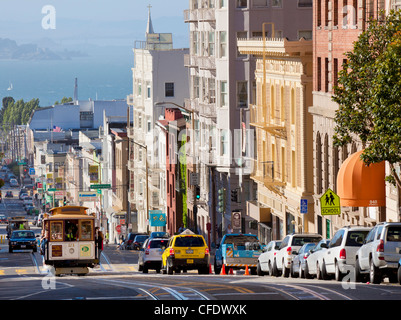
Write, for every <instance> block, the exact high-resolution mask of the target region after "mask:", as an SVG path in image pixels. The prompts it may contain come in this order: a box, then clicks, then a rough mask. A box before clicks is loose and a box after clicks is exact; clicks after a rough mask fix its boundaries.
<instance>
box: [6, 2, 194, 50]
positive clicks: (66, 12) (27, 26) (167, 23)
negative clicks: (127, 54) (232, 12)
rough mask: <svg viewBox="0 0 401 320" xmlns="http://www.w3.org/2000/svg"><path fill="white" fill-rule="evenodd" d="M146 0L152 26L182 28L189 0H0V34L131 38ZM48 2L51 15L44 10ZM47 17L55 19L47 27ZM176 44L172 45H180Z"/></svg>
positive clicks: (179, 33)
mask: <svg viewBox="0 0 401 320" xmlns="http://www.w3.org/2000/svg"><path fill="white" fill-rule="evenodd" d="M148 5H151V6H152V8H151V15H152V21H153V26H154V29H155V32H160V33H164V32H166V33H173V36H174V35H175V36H176V37H178V38H182V37H183V36H184V34H183V33H184V32H185V33H187V30H188V25H187V24H185V23H184V21H183V16H184V14H183V12H184V10H185V9H188V6H189V0H115V1H111V0H0V13H1V19H0V38H10V39H13V40H16V41H17V43H18V44H21V43H29V42H35V41H36V40H37V39H43V38H47V39H51V40H54V41H61V40H62V41H64V43H66V41H71V40H72V39H74V40H77V41H78V40H80V41H90V40H94V39H100V38H103V39H108V40H107V41H111V40H114V42H115V40H116V39H119V38H125V39H129V38H132V39H131V42H132V41H134V40H138V39H137V37H138V36H139V35H141V36H142V35H144V31H145V29H146V20H147V16H148ZM49 6H51V7H52V8H53V9H52V10H54V11H53V12H54V15H53V12H52V15H50V11H48V8H49ZM42 11H43V12H42ZM50 18H52V19H53V20H52V21H54V22H55V23H54V25H53V26H52V28H50V27H49V26H50V20H49V19H50ZM44 25H47V26H48V27H47V29H46V28H45V27H44ZM139 40H140V39H139ZM107 41H105V43H107ZM120 43H124V42H121V41H120ZM174 43H177V42H176V41H175V42H174ZM178 44H179V46H175V47H176V48H177V47H182V45H181V43H178ZM187 46H188V45H187ZM187 46H186V47H187Z"/></svg>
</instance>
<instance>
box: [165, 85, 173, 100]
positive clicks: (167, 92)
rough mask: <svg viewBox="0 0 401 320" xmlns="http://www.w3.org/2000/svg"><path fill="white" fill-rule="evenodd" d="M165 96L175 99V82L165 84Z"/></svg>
mask: <svg viewBox="0 0 401 320" xmlns="http://www.w3.org/2000/svg"><path fill="white" fill-rule="evenodd" d="M165 96H166V97H174V82H166V83H165Z"/></svg>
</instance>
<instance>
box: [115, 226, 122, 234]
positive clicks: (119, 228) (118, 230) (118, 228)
mask: <svg viewBox="0 0 401 320" xmlns="http://www.w3.org/2000/svg"><path fill="white" fill-rule="evenodd" d="M116 231H117V232H118V233H121V225H118V226H116Z"/></svg>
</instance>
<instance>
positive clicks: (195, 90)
mask: <svg viewBox="0 0 401 320" xmlns="http://www.w3.org/2000/svg"><path fill="white" fill-rule="evenodd" d="M192 81H193V97H194V98H199V77H197V76H194V77H193V78H192Z"/></svg>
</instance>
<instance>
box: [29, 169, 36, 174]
mask: <svg viewBox="0 0 401 320" xmlns="http://www.w3.org/2000/svg"><path fill="white" fill-rule="evenodd" d="M29 175H30V176H34V175H35V168H29Z"/></svg>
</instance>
